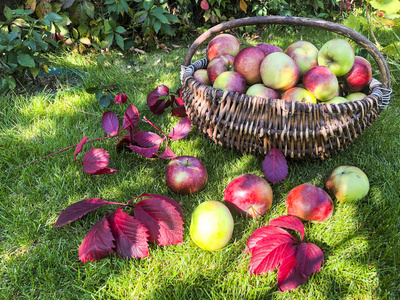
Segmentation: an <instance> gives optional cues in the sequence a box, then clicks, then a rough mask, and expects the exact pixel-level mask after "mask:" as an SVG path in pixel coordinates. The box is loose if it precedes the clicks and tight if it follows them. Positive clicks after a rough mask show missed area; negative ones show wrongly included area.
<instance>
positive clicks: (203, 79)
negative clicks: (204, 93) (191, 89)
mask: <svg viewBox="0 0 400 300" xmlns="http://www.w3.org/2000/svg"><path fill="white" fill-rule="evenodd" d="M193 77H194V79H196V80H197V81H198V82H200V83H202V84H205V85H211V82H210V79H209V78H208V75H207V70H206V69H199V70H196V72H194V74H193Z"/></svg>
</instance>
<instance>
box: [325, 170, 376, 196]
mask: <svg viewBox="0 0 400 300" xmlns="http://www.w3.org/2000/svg"><path fill="white" fill-rule="evenodd" d="M325 187H326V188H327V189H328V191H329V193H330V194H331V195H332V196H334V197H335V198H336V199H337V200H338V201H339V202H347V201H349V202H351V201H356V200H360V199H362V198H364V197H365V196H367V194H368V191H369V180H368V177H367V175H365V173H364V172H363V171H362V170H361V169H360V168H357V167H355V166H339V167H336V168H335V169H334V170H333V171H332V173H331V174H330V175H329V176H328V178H327V179H326V183H325Z"/></svg>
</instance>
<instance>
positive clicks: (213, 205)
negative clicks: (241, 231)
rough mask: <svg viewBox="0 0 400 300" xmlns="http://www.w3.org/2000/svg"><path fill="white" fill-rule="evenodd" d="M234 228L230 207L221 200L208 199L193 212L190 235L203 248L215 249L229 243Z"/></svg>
mask: <svg viewBox="0 0 400 300" xmlns="http://www.w3.org/2000/svg"><path fill="white" fill-rule="evenodd" d="M233 228H234V223H233V218H232V215H231V212H230V211H229V209H228V208H227V207H226V206H225V205H224V204H223V203H221V202H219V201H206V202H203V203H201V204H200V205H199V206H197V207H196V209H195V210H194V211H193V213H192V217H191V222H190V236H191V238H192V240H193V242H194V243H195V244H196V245H197V246H199V247H200V248H201V249H203V250H207V251H215V250H219V249H221V248H223V247H224V246H225V245H226V244H228V242H229V240H230V239H231V237H232V233H233Z"/></svg>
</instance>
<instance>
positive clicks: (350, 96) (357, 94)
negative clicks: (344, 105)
mask: <svg viewBox="0 0 400 300" xmlns="http://www.w3.org/2000/svg"><path fill="white" fill-rule="evenodd" d="M365 97H367V95H365V94H364V93H361V92H355V93H350V94H348V95H347V96H346V99H347V100H349V101H357V100H362V99H364V98H365Z"/></svg>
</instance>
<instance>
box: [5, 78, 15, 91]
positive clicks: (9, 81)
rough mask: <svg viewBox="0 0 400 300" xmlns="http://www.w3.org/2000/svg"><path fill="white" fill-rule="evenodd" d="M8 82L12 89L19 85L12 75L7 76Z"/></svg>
mask: <svg viewBox="0 0 400 300" xmlns="http://www.w3.org/2000/svg"><path fill="white" fill-rule="evenodd" d="M6 80H7V83H8V88H9V89H10V90H13V89H15V87H16V86H17V84H16V83H15V78H14V77H12V76H7V77H6Z"/></svg>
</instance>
